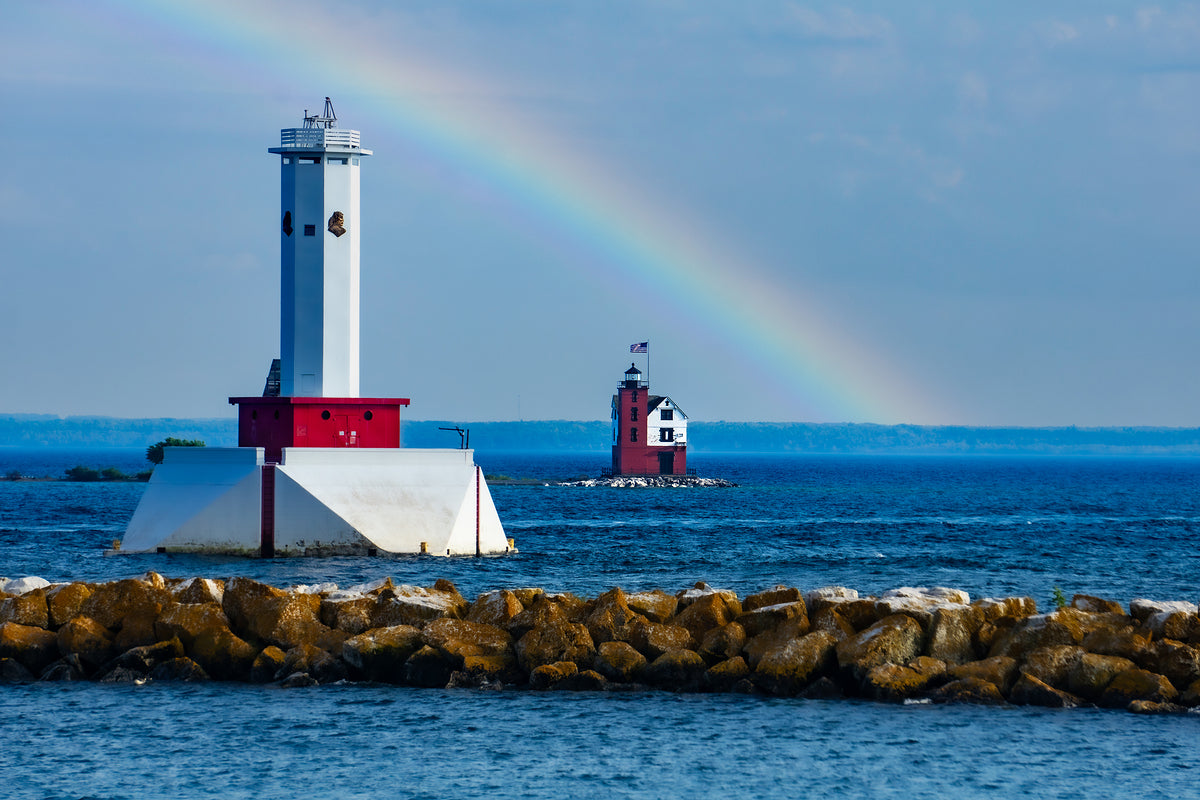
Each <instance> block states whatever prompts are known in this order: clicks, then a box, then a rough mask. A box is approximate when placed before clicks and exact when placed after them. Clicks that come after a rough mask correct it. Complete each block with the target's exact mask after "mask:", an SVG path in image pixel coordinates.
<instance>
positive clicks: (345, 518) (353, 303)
mask: <svg viewBox="0 0 1200 800" xmlns="http://www.w3.org/2000/svg"><path fill="white" fill-rule="evenodd" d="M269 152H271V153H274V154H277V155H279V157H280V165H281V173H280V199H281V206H282V208H281V210H280V217H279V220H280V222H279V236H280V337H279V340H280V341H279V346H280V355H279V358H278V359H275V360H274V361H273V362H272V364H271V369H270V372H269V374H268V378H267V383H266V388H265V389H264V391H263V394H262V396H261V397H257V396H256V397H231V398H229V402H230V403H232V404H235V405H237V406H238V447H236V448H166V449H165V452H164V455H165V458H164V460H163V463H162V464H161V465H159V466H158V468H156V469H155V470H154V474H153V476H152V477H151V480H150V485H149V486H148V487H147V489H146V493H145V495H144V496H143V498H142V501H141V503H140V504H139V505H138V508H137V511H136V512H135V513H134V516H133V519H132V520H131V521H130V524H129V527H128V529H127V530H126V535H125V539H124V541H123V543H122V547H121V552H145V551H150V550H158V551H160V552H163V551H184V552H222V553H224V552H233V553H257V554H261V555H263V556H274V555H277V554H278V555H284V554H317V555H319V554H356V553H362V554H370V553H375V552H379V551H384V552H396V553H430V554H434V555H456V554H484V553H504V552H507V551H509V550H510V549H511V546H510V544H509V540H508V539H507V538H506V537H505V535H504V528H503V526H502V525H501V523H500V519H499V517H498V515H497V514H496V508H495V505H494V504H493V503H492V499H491V494H490V492H489V491H488V487H487V483H486V482H485V481H484V479H483V474H482V471H481V470H480V469H479V467H478V466H476V464H475V463H474V454H473V452H472V451H471V450H466V449H461V450H440V449H408V448H402V447H401V446H400V441H401V439H400V409H401V408H402V407H404V406H407V405H408V404H409V401H408V399H407V398H396V397H392V398H362V397H359V236H360V232H361V223H360V214H359V170H360V168H361V165H362V159H364V158H365V157H367V156H369V155H371V151H370V150H366V149H364V148H363V147H362V146H361V144H360V141H359V132H358V131H356V130H348V129H343V128H339V127H338V125H337V115H336V113H335V112H334V109H333V103H332V102H331V101H330V99H329V98H328V97H327V98H325V107H324V110H323V111H322V113H321V114H320V115H316V114H314V115H311V116H310V115H309V114H308V112H307V111H306V112H305V113H304V123H303V125H302V127H299V128H285V129H283V130H282V131H281V134H280V146H279V147H272V148H269Z"/></svg>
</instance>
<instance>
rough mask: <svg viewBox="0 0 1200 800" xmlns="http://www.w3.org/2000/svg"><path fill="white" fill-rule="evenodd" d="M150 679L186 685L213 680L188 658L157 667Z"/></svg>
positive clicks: (166, 662) (173, 659)
mask: <svg viewBox="0 0 1200 800" xmlns="http://www.w3.org/2000/svg"><path fill="white" fill-rule="evenodd" d="M150 679H151V680H156V681H183V682H186V683H193V682H196V681H207V680H211V678H209V676H208V673H207V672H205V671H204V668H203V667H201V666H200V665H199V664H197V663H196V662H195V661H192V660H191V659H190V658H187V657H186V656H184V657H183V658H172V659H170V660H169V661H164V662H162V663H161V664H159V665H157V666H156V667H154V669H152V670H150Z"/></svg>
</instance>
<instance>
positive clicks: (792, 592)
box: [742, 586, 857, 614]
mask: <svg viewBox="0 0 1200 800" xmlns="http://www.w3.org/2000/svg"><path fill="white" fill-rule="evenodd" d="M855 594H856V595H857V592H856V593H855ZM797 601H799V602H804V597H803V595H801V594H800V590H799V589H796V588H794V587H792V586H776V587H774V588H771V589H767V590H766V591H763V592H757V593H755V594H752V595H747V596H746V598H745V599H744V600H742V613H743V614H748V613H750V612H751V611H754V610H755V609H758V608H766V607H767V606H775V605H780V604H781V603H795V602H797Z"/></svg>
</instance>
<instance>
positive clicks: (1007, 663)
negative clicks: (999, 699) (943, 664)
mask: <svg viewBox="0 0 1200 800" xmlns="http://www.w3.org/2000/svg"><path fill="white" fill-rule="evenodd" d="M946 673H947V674H948V675H949V676H950V678H952V679H954V680H963V679H966V678H978V679H980V680H984V681H987V682H988V683H991V684H993V685H995V686H996V687H998V688H999V689H1000V691H1002V692H1004V693H1005V694H1007V693H1008V692H1009V690H1010V689H1011V688H1012V685H1013V681H1014V680H1016V677H1017V660H1016V659H1015V658H1011V657H1009V656H995V657H992V658H985V659H982V660H980V661H971V662H968V663H966V664H957V665H954V666H951V667H948V668H947V670H946Z"/></svg>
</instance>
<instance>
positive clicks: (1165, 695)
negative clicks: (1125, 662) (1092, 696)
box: [1099, 669, 1179, 708]
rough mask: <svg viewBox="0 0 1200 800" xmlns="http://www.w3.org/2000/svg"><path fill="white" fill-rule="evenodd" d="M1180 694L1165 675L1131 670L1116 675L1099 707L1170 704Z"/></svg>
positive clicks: (1101, 696)
mask: <svg viewBox="0 0 1200 800" xmlns="http://www.w3.org/2000/svg"><path fill="white" fill-rule="evenodd" d="M1178 696H1179V692H1178V691H1177V690H1176V689H1175V687H1174V686H1172V685H1171V682H1170V681H1169V680H1167V679H1166V677H1165V676H1163V675H1158V674H1155V673H1153V672H1149V671H1147V670H1144V669H1130V670H1126V671H1124V672H1122V673H1119V674H1118V675H1116V676H1115V677H1114V678H1113V679H1112V681H1111V682H1110V683H1109V684H1108V688H1107V689H1105V690H1104V694H1102V695H1100V700H1099V705H1101V706H1104V707H1105V708H1128V707H1129V704H1130V703H1132V702H1133V701H1135V700H1149V701H1150V702H1153V703H1170V702H1172V701H1174V700H1175V698H1176V697H1178Z"/></svg>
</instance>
